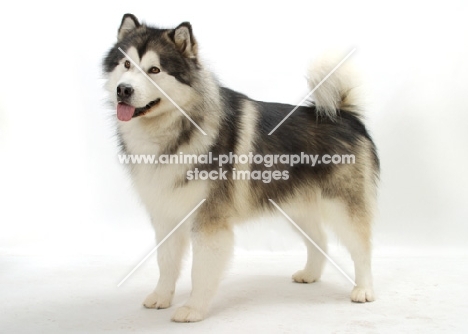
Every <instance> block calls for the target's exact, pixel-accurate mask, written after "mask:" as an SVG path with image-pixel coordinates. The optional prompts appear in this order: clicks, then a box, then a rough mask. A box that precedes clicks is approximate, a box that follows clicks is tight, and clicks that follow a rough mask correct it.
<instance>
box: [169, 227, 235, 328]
mask: <svg viewBox="0 0 468 334" xmlns="http://www.w3.org/2000/svg"><path fill="white" fill-rule="evenodd" d="M233 247H234V233H233V231H232V228H231V226H229V225H227V224H205V225H202V224H194V227H193V230H192V248H193V266H192V293H191V295H190V298H189V300H188V301H187V302H186V304H185V305H184V306H182V307H180V308H178V309H177V310H176V312H175V313H174V315H173V316H172V320H173V321H177V322H194V321H200V320H203V319H204V318H205V317H206V314H207V312H208V309H209V306H210V303H211V301H212V299H213V297H214V295H215V293H216V290H217V288H218V286H219V283H220V281H221V278H222V274H223V272H224V270H225V269H226V267H227V264H228V262H229V259H230V257H231V255H232V251H233Z"/></svg>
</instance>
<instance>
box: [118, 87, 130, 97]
mask: <svg viewBox="0 0 468 334" xmlns="http://www.w3.org/2000/svg"><path fill="white" fill-rule="evenodd" d="M132 94H133V88H132V86H130V85H125V84H120V85H119V86H118V87H117V96H118V97H123V98H129V97H130V96H132Z"/></svg>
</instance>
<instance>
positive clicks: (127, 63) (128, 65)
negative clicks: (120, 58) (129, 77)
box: [124, 60, 130, 68]
mask: <svg viewBox="0 0 468 334" xmlns="http://www.w3.org/2000/svg"><path fill="white" fill-rule="evenodd" d="M124 66H125V68H130V61H129V60H126V61H125V64H124Z"/></svg>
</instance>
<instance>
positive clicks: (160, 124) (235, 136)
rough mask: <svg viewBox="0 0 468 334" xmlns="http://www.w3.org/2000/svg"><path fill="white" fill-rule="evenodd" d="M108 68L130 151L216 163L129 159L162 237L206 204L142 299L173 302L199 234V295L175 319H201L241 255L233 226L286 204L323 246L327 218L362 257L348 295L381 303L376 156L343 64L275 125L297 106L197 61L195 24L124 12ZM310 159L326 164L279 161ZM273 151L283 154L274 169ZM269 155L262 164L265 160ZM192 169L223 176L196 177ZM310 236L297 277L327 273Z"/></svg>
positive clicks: (311, 278)
mask: <svg viewBox="0 0 468 334" xmlns="http://www.w3.org/2000/svg"><path fill="white" fill-rule="evenodd" d="M336 63H337V62H333V61H321V62H318V63H314V65H313V66H311V68H310V70H309V72H308V85H309V87H310V89H313V88H315V87H316V86H317V84H318V83H319V82H320V81H321V80H322V79H323V78H325V76H326V75H327V74H328V73H329V72H330V71H331V69H332V68H333V67H334V66H335V65H336ZM103 67H104V72H105V76H106V78H107V83H106V89H107V90H108V92H109V94H110V95H109V98H110V102H111V103H112V106H113V108H115V109H116V110H117V119H118V120H117V121H116V122H117V124H116V126H117V132H118V137H119V138H120V142H121V149H122V154H125V155H152V156H154V157H155V158H156V159H158V157H162V156H166V157H167V156H174V155H177V156H178V155H180V156H182V154H184V155H191V156H192V157H193V156H194V155H196V156H201V155H204V156H205V157H206V156H208V155H210V156H211V157H214V158H213V159H212V160H211V163H210V162H207V161H206V160H202V159H200V160H202V161H195V160H193V161H191V162H190V163H185V164H184V163H179V164H161V163H159V164H156V163H152V164H149V163H146V164H143V163H136V162H133V163H129V171H130V174H131V177H132V180H133V183H134V185H135V188H136V190H137V192H138V193H139V195H140V198H141V200H142V201H143V203H144V205H145V207H146V209H147V211H148V213H149V214H150V216H151V219H152V223H153V225H154V228H155V230H156V240H157V243H159V242H160V241H161V240H163V239H164V238H165V237H166V236H167V235H168V234H169V233H170V232H171V231H172V230H173V229H174V227H176V226H177V225H178V224H179V223H180V222H181V221H182V220H183V219H184V217H186V216H187V214H188V213H189V212H191V211H192V210H193V209H194V208H195V207H196V206H197V205H198V204H199V203H201V202H202V200H203V199H206V201H205V202H204V203H203V204H202V205H200V206H199V208H198V209H197V210H196V211H194V213H193V214H192V215H191V216H190V217H189V219H188V220H187V221H186V222H185V223H184V224H182V225H181V226H180V228H178V229H177V230H175V232H174V233H173V234H172V235H171V236H170V237H169V238H167V240H166V241H165V242H164V243H163V244H162V245H161V247H160V248H159V249H158V263H159V270H160V277H159V281H158V284H157V286H156V288H155V290H154V292H152V293H151V294H150V295H149V296H148V297H147V298H146V300H145V301H144V306H146V307H148V308H156V309H159V308H167V307H169V306H170V305H171V302H172V299H173V296H174V290H175V286H176V281H177V278H178V276H179V272H180V268H181V263H182V258H183V255H184V253H185V252H186V251H187V247H188V245H189V241H191V244H192V250H193V265H192V293H191V295H190V298H189V299H188V301H187V302H186V304H185V305H184V306H182V307H179V308H178V309H177V310H176V311H175V313H174V315H173V317H172V319H173V320H174V321H178V322H192V321H200V320H202V319H203V318H205V317H206V315H207V312H208V309H209V306H210V302H211V301H212V299H213V297H214V295H215V293H216V290H217V288H218V285H219V283H220V280H221V277H222V274H223V272H224V270H225V269H226V267H227V264H228V262H229V259H230V257H231V255H232V252H233V247H234V233H233V228H234V226H235V225H236V224H241V223H242V222H245V221H248V220H252V218H255V217H258V216H260V215H281V213H280V211H279V209H278V208H281V209H282V210H283V211H284V212H285V213H287V215H288V216H289V217H290V218H291V219H292V220H293V221H294V222H295V223H297V225H298V226H299V227H300V228H301V229H302V230H303V231H304V232H305V233H306V234H307V235H308V236H309V237H310V238H311V239H312V240H314V241H315V243H316V244H317V245H318V246H319V247H320V248H322V249H323V250H325V249H326V247H327V243H326V236H325V233H324V228H323V226H324V224H328V225H329V226H330V227H331V229H332V230H333V231H334V232H335V233H336V234H337V235H338V237H339V238H340V240H341V242H342V243H343V244H344V245H345V246H346V248H347V249H348V250H349V252H350V253H351V256H352V259H353V261H354V266H355V283H356V286H355V287H354V289H353V290H352V292H351V300H352V301H355V302H367V301H373V300H374V292H373V287H372V275H371V225H372V220H373V213H374V209H375V203H376V188H377V181H378V174H379V159H378V157H377V153H376V149H375V146H374V143H373V142H372V139H371V137H370V136H369V133H368V132H367V130H366V128H365V126H364V124H363V121H362V116H361V115H360V109H361V108H360V107H361V106H360V103H359V99H358V96H357V87H356V83H355V80H354V76H353V75H351V74H350V72H349V71H348V69H346V64H345V65H343V66H342V67H340V68H339V69H338V70H336V72H334V73H333V74H332V75H331V76H330V77H329V78H328V79H327V80H326V81H325V82H324V83H323V84H322V85H321V86H320V87H319V88H318V89H317V90H316V91H315V93H314V95H313V101H310V102H309V103H308V105H307V106H300V107H298V108H297V109H296V110H295V111H294V112H293V113H292V114H291V115H290V117H289V118H287V119H286V120H285V121H284V122H283V123H282V124H281V125H280V126H279V127H278V124H280V122H282V121H283V119H284V118H285V117H286V116H287V115H288V113H290V112H291V111H292V110H293V109H294V108H295V107H294V106H292V105H287V104H280V103H269V102H262V101H255V100H253V99H250V98H248V97H247V96H245V95H243V94H240V93H238V92H235V91H233V90H230V89H229V88H226V87H222V86H221V85H220V84H219V83H218V81H217V80H216V78H215V76H214V75H213V74H212V73H211V72H210V71H209V70H208V69H207V68H206V67H205V66H204V64H203V62H202V60H201V59H200V57H199V54H198V43H197V40H196V39H195V37H194V34H193V31H192V27H191V25H190V24H189V23H188V22H184V23H182V24H180V25H179V26H178V27H176V28H175V29H159V28H154V27H151V26H148V25H146V24H141V23H140V22H139V21H138V19H137V18H136V17H135V16H134V15H131V14H126V15H124V16H123V19H122V23H121V25H120V28H119V30H118V38H117V42H116V43H115V45H114V46H113V47H112V48H111V49H110V51H109V52H108V54H107V55H106V57H105V59H104V62H103ZM152 81H153V82H152ZM156 86H158V87H159V88H158V87H156ZM273 130H274V131H273ZM222 155H224V156H225V157H226V156H228V157H229V158H230V161H229V162H227V163H225V164H223V165H222V166H221V169H222V170H220V166H219V165H220V164H219V163H218V162H217V161H216V157H219V156H222ZM310 155H315V156H318V157H321V158H323V163H321V161H320V160H319V161H318V163H316V164H314V166H311V163H310V161H309V160H308V158H307V159H306V160H307V161H308V162H307V163H296V164H293V163H289V162H290V161H289V160H287V159H286V160H284V161H283V158H284V156H287V157H290V158H291V161H292V160H293V159H292V157H293V156H295V157H297V156H300V157H301V159H302V158H304V157H306V156H310ZM344 155H346V156H352V157H353V159H354V161H353V162H354V163H327V161H328V162H330V157H334V156H338V159H337V160H336V161H335V160H334V161H335V162H339V160H340V159H339V157H340V156H344ZM267 156H268V157H270V158H271V157H278V156H279V157H280V158H279V160H278V159H276V158H275V159H274V160H271V159H270V160H269V161H270V162H271V163H269V164H266V163H265V161H266V157H267ZM326 156H327V157H328V160H325V157H326ZM241 157H243V159H241ZM246 157H247V158H246ZM252 157H253V158H254V160H252ZM262 157H264V158H265V160H264V161H263V163H258V162H259V161H261V159H262ZM282 157H283V158H282ZM257 158H258V159H260V160H258V159H257ZM285 161H286V162H285ZM194 171H197V172H199V175H202V172H200V171H205V174H204V175H205V176H206V175H208V173H209V172H213V171H217V172H219V173H220V174H222V173H225V174H224V175H222V176H223V177H219V178H217V179H216V178H213V179H210V178H208V179H207V178H206V177H205V178H204V179H202V178H198V179H197V178H196V177H195V176H196V175H195V174H194ZM226 171H227V172H226ZM240 172H241V173H242V175H241V177H239V173H240ZM210 175H212V176H213V175H215V176H216V175H217V174H213V173H212V174H210ZM275 204H276V205H278V207H276V206H275ZM304 240H305V243H306V245H307V256H308V257H307V263H306V264H305V267H304V269H302V270H299V271H298V272H296V273H295V274H294V275H293V276H292V279H293V280H294V281H295V282H299V283H312V282H315V281H317V280H318V279H319V278H320V275H321V273H322V268H323V265H324V262H325V257H324V256H323V255H322V254H321V253H320V252H319V251H318V249H317V248H316V247H315V246H314V245H313V244H312V243H310V242H309V241H308V240H306V239H304Z"/></svg>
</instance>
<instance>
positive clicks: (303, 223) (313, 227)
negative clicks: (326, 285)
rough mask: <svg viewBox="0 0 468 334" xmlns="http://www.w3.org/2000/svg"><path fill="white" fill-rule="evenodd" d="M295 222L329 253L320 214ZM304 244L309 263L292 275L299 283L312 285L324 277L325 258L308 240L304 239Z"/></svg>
mask: <svg viewBox="0 0 468 334" xmlns="http://www.w3.org/2000/svg"><path fill="white" fill-rule="evenodd" d="M293 220H294V219H293ZM295 222H296V224H297V225H298V226H299V227H300V228H301V229H302V230H303V231H304V232H305V233H306V234H307V236H308V237H309V238H310V239H312V240H313V241H314V242H315V243H316V244H317V245H318V246H319V247H320V248H321V249H322V250H323V251H324V252H326V251H327V237H326V234H325V231H324V230H323V227H322V223H321V218H320V214H319V213H318V212H313V213H311V215H309V217H300V218H297V219H295ZM304 242H305V244H306V246H307V262H306V265H305V267H304V269H302V270H299V271H297V272H296V273H295V274H294V275H292V279H293V280H294V281H295V282H298V283H312V282H315V281H318V280H319V279H320V276H321V275H322V270H323V267H324V265H325V256H323V254H322V253H321V252H320V251H319V250H318V249H317V247H316V246H315V245H314V244H313V243H312V242H310V240H308V238H306V237H304Z"/></svg>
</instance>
